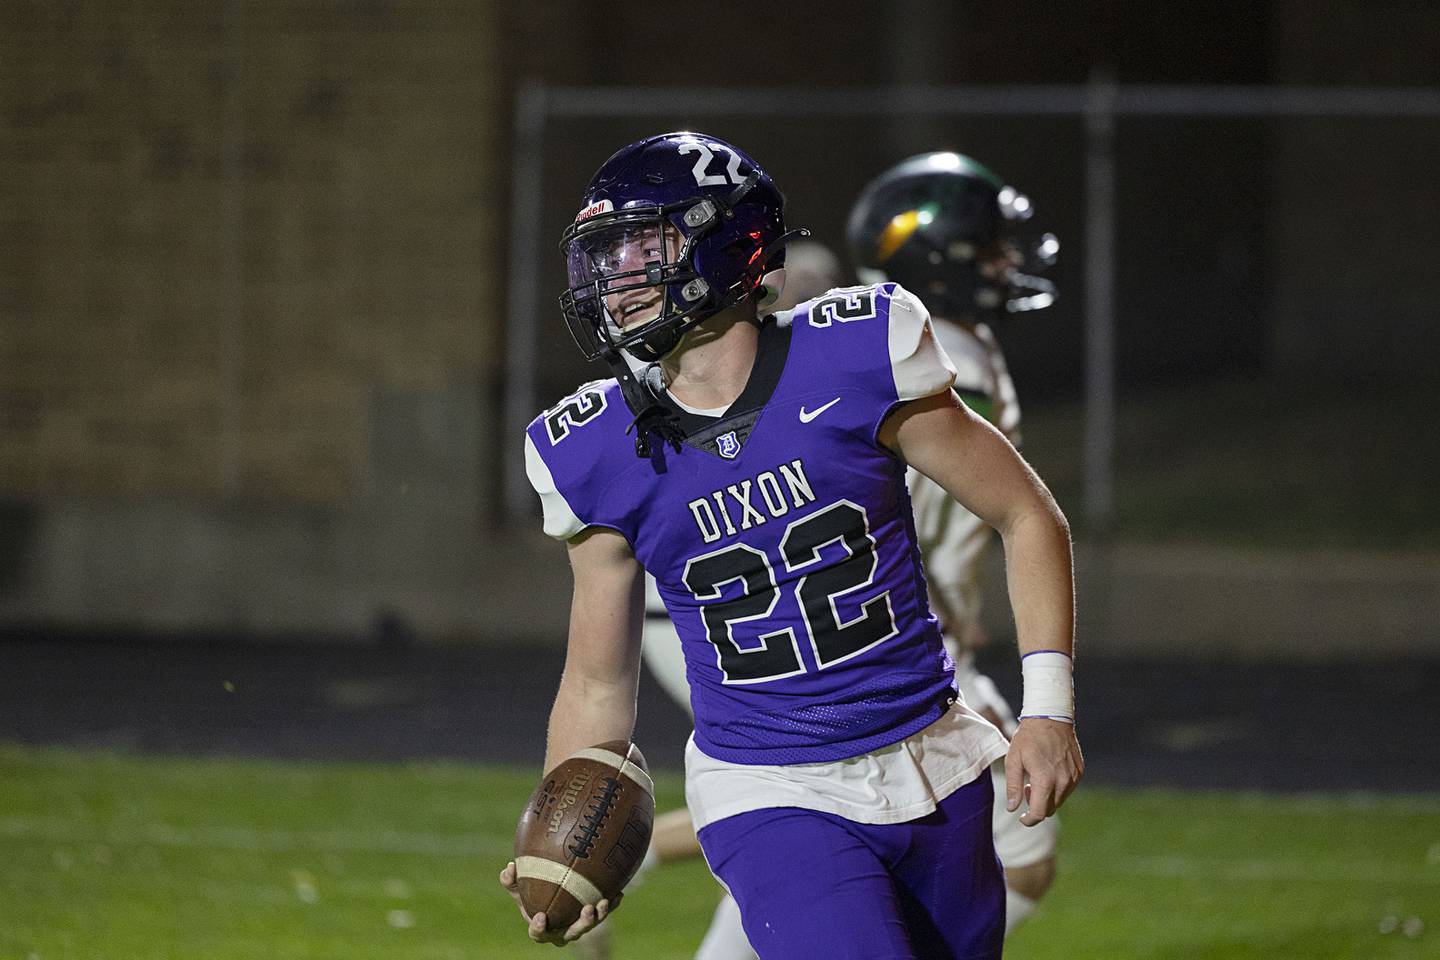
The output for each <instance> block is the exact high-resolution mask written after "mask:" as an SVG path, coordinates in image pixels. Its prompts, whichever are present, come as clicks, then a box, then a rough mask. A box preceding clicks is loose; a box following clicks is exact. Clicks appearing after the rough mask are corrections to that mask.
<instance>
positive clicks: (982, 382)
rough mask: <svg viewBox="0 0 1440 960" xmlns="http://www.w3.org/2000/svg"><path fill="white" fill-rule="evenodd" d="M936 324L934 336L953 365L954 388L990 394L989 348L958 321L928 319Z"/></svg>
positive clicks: (991, 390)
mask: <svg viewBox="0 0 1440 960" xmlns="http://www.w3.org/2000/svg"><path fill="white" fill-rule="evenodd" d="M931 323H932V324H934V326H935V338H936V339H937V340H939V341H940V349H942V350H944V351H945V356H947V357H949V358H950V364H951V366H953V367H954V368H955V389H957V390H967V391H969V392H971V393H983V394H984V395H985V396H987V397H988V396H990V394H991V393H992V392H993V389H992V385H991V382H990V380H991V377H990V355H989V348H988V347H986V345H985V343H984V342H983V341H981V339H980V338H979V337H977V336H975V335H974V334H973V333H970V332H969V331H968V330H966V329H965V328H964V327H961V326H960V325H959V324H956V323H951V322H949V321H948V320H945V319H943V318H935V319H932V320H931Z"/></svg>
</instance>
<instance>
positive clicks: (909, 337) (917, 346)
mask: <svg viewBox="0 0 1440 960" xmlns="http://www.w3.org/2000/svg"><path fill="white" fill-rule="evenodd" d="M890 372H891V373H892V374H893V375H894V377H895V394H896V396H897V397H898V398H899V399H901V400H915V399H918V398H919V397H930V396H934V395H935V394H937V393H940V392H942V391H945V390H949V389H950V386H951V385H952V384H953V383H954V382H955V365H954V364H952V363H951V362H950V358H949V357H947V356H946V355H945V351H944V350H943V349H941V347H940V343H939V341H938V340H936V339H935V329H934V327H932V326H931V324H930V311H929V310H926V309H925V304H923V303H921V302H920V301H919V300H918V299H917V298H916V297H915V295H914V294H912V293H910V291H908V290H906V289H905V288H904V287H902V286H900V285H899V284H893V285H892V286H891V287H890Z"/></svg>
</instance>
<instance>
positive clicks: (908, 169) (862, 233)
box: [846, 153, 1060, 317]
mask: <svg viewBox="0 0 1440 960" xmlns="http://www.w3.org/2000/svg"><path fill="white" fill-rule="evenodd" d="M1032 214H1033V210H1032V208H1031V206H1030V200H1029V198H1028V197H1026V196H1025V195H1024V194H1022V193H1019V192H1018V191H1016V190H1015V189H1014V188H1013V187H1010V186H1008V185H1007V184H1006V183H1005V182H1004V181H1003V180H1001V179H1000V178H999V177H998V176H996V175H995V173H993V172H992V171H991V170H989V169H988V168H986V167H985V166H983V165H982V164H980V163H977V162H976V161H975V160H973V159H971V158H970V157H967V156H965V155H963V154H959V153H926V154H921V155H920V156H916V157H911V158H910V159H908V160H905V161H903V162H902V163H899V164H896V165H895V166H893V167H891V168H890V169H889V170H886V171H885V172H884V173H882V174H880V176H878V177H876V178H875V179H874V180H872V181H870V183H869V185H867V186H866V187H865V189H864V190H863V191H862V192H861V194H860V198H859V199H858V200H856V201H855V207H854V209H853V210H851V212H850V221H849V225H848V227H847V229H846V236H847V239H848V241H849V246H850V257H851V259H852V261H853V262H854V264H855V272H856V274H857V275H858V276H859V278H860V279H861V280H862V281H864V282H866V283H879V282H882V281H886V280H893V281H895V282H896V283H899V284H900V285H901V286H903V287H905V288H906V289H907V290H909V291H910V292H911V293H914V294H915V295H916V296H918V297H920V299H921V300H922V301H924V303H925V305H926V306H927V307H929V309H930V310H931V312H932V313H935V314H936V315H938V316H950V317H963V316H974V315H977V314H979V315H986V314H995V313H1018V312H1021V311H1025V310H1039V309H1042V308H1044V307H1048V306H1050V304H1052V303H1054V302H1055V294H1056V291H1055V285H1054V284H1053V283H1051V282H1050V281H1049V280H1048V279H1045V278H1044V277H1042V276H1039V274H1040V273H1041V272H1043V271H1044V270H1046V269H1048V268H1049V267H1050V266H1052V265H1053V264H1054V263H1055V260H1056V258H1057V256H1058V255H1059V252H1060V241H1059V240H1058V239H1056V237H1055V235H1054V234H1050V233H1047V234H1043V235H1041V236H1040V237H1039V238H1038V239H1036V240H1034V241H1032V242H1028V243H1026V242H1022V239H1021V237H1020V236H1019V232H1018V230H1017V228H1018V227H1019V225H1020V224H1023V223H1024V222H1025V221H1027V220H1029V219H1030V217H1031V216H1032ZM982 261H987V262H988V263H989V264H990V266H989V268H988V269H987V270H984V271H982V269H981V263H982Z"/></svg>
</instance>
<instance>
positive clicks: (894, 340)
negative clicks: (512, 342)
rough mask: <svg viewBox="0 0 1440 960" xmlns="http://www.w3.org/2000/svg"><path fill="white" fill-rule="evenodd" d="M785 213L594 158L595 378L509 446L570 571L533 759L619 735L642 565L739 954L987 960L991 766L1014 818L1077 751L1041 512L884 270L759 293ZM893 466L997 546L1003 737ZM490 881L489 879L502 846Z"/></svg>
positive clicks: (724, 187)
mask: <svg viewBox="0 0 1440 960" xmlns="http://www.w3.org/2000/svg"><path fill="white" fill-rule="evenodd" d="M783 205H784V204H783V200H782V199H781V196H780V193H779V191H778V190H777V189H776V188H775V185H774V184H773V183H772V182H771V180H770V178H769V177H768V176H767V175H766V174H765V173H764V171H763V170H761V169H760V167H759V166H758V165H757V164H756V163H755V162H754V160H752V159H751V158H750V157H749V156H748V155H746V154H745V153H743V152H741V151H740V150H738V149H736V148H735V147H733V146H731V145H730V144H727V143H725V142H724V141H721V140H718V139H716V138H713V137H708V136H705V135H702V134H696V133H684V132H682V133H673V134H665V135H661V136H657V137H650V138H647V139H646V140H642V141H640V142H638V143H635V144H632V145H630V146H629V147H626V148H625V149H623V150H621V151H620V152H618V153H617V154H615V155H614V156H613V157H611V158H610V159H609V160H608V161H606V162H605V164H604V165H602V167H601V168H600V170H599V172H597V173H596V175H595V177H594V178H593V179H592V180H591V182H590V185H589V188H588V189H587V191H586V194H585V198H584V202H583V204H582V207H581V211H580V213H579V215H578V216H577V218H576V220H575V222H574V223H573V224H572V225H571V226H570V227H569V228H567V230H566V232H565V235H564V237H563V238H562V246H563V249H564V251H565V254H566V258H567V263H568V266H569V275H570V286H569V288H568V289H567V290H566V291H565V293H564V294H563V295H562V297H561V304H562V308H563V310H564V312H565V316H566V320H567V322H568V323H569V326H570V329H571V332H572V334H573V335H574V336H575V338H576V341H577V343H578V344H579V345H580V347H581V349H582V351H584V352H585V354H586V355H587V357H589V358H591V359H602V360H604V361H605V362H606V363H607V365H608V366H609V368H610V370H611V372H612V374H613V377H612V379H609V380H605V381H597V382H594V383H591V384H587V385H585V386H582V387H581V388H580V389H579V390H577V391H576V392H575V393H574V394H572V395H571V396H570V397H567V398H565V399H564V400H562V401H561V402H560V403H559V404H557V405H556V406H554V407H552V408H551V409H549V410H547V411H545V412H544V413H542V414H541V415H540V416H539V417H537V418H536V420H535V421H534V422H533V423H532V424H531V425H530V427H529V428H528V430H527V433H526V438H525V440H526V446H525V452H526V464H527V470H528V473H529V476H530V480H531V483H532V484H533V485H534V486H535V488H536V490H537V492H538V493H539V494H540V497H541V501H542V504H543V506H544V514H545V521H544V522H545V530H546V532H547V533H548V534H550V535H551V536H554V537H556V538H558V539H562V540H564V541H566V542H567V545H568V551H569V556H570V563H571V568H572V572H573V575H574V582H575V587H574V597H573V602H572V612H571V622H570V634H569V642H568V647H567V655H566V665H565V671H564V674H563V676H562V677H561V681H560V689H559V692H558V693H557V695H556V700H555V705H554V708H553V710H552V712H551V720H550V729H549V741H548V749H547V755H546V768H547V769H550V768H552V767H553V766H554V765H555V764H556V763H558V762H559V761H560V760H562V759H563V758H565V757H566V756H569V755H570V754H572V753H574V752H576V751H577V750H580V749H583V748H585V747H587V746H589V745H591V744H593V743H596V742H600V741H603V740H609V739H625V738H628V737H629V736H630V735H631V732H632V730H633V725H634V719H635V694H636V684H637V677H638V672H639V661H640V653H639V636H640V623H641V617H642V609H643V599H644V597H643V585H644V577H643V573H644V571H645V570H648V571H649V572H650V573H652V574H653V575H654V576H655V579H656V584H657V588H658V590H659V592H660V595H661V597H662V598H663V599H664V601H665V604H666V607H667V609H668V610H669V611H670V615H671V618H672V620H673V621H674V623H675V626H676V629H677V632H678V633H679V636H680V642H681V647H682V652H683V654H684V656H685V662H686V673H687V678H688V680H689V683H690V700H691V706H692V709H693V712H694V716H695V732H694V734H693V735H692V738H691V742H690V745H689V747H688V748H687V752H686V800H687V804H688V806H689V808H690V811H691V813H692V815H693V817H694V819H695V825H696V827H697V829H698V835H699V838H700V842H701V846H702V847H703V849H704V851H705V855H706V859H707V861H708V863H709V865H710V867H711V870H712V872H714V873H715V875H716V877H717V879H719V880H720V882H721V883H722V884H724V885H725V886H726V888H727V889H728V890H729V891H730V893H731V894H732V895H733V896H734V898H735V900H736V902H737V903H738V905H739V908H740V914H741V917H742V920H743V923H744V927H745V931H746V934H747V936H748V937H749V939H750V942H751V944H752V945H753V946H754V948H755V949H756V951H757V953H758V954H759V955H760V956H761V957H762V958H766V960H770V958H779V957H797V956H817V955H822V956H827V957H857V958H858V957H865V958H873V957H993V956H999V954H1000V950H1001V943H1002V939H1003V933H1004V911H1005V908H1004V902H1005V890H1004V881H1003V877H1002V875H1001V872H1000V867H999V864H998V862H997V861H996V858H995V851H994V845H993V841H992V837H991V825H990V803H991V797H992V796H993V786H992V783H991V779H990V776H989V773H988V767H989V766H990V764H991V763H992V762H993V761H995V760H997V759H999V758H1000V757H1002V756H1003V757H1005V758H1006V761H1007V762H1006V771H1007V782H1006V793H1007V804H1008V806H1010V807H1011V808H1018V807H1019V806H1020V805H1022V804H1024V805H1025V806H1026V809H1025V811H1024V813H1023V814H1022V820H1024V821H1025V822H1030V823H1033V822H1039V821H1040V820H1043V819H1045V818H1046V817H1048V816H1050V815H1051V814H1053V813H1054V811H1055V810H1056V808H1058V807H1059V805H1060V804H1061V803H1062V802H1063V801H1064V799H1065V798H1066V797H1067V796H1068V795H1069V793H1070V791H1071V790H1072V789H1073V788H1074V786H1075V785H1076V783H1077V782H1078V781H1079V778H1080V776H1081V774H1082V772H1083V761H1082V759H1081V755H1080V749H1079V744H1078V742H1077V741H1076V738H1075V730H1074V695H1073V685H1072V682H1071V666H1070V665H1071V654H1072V649H1073V632H1074V597H1073V578H1072V572H1071V560H1070V543H1069V534H1068V529H1067V527H1066V524H1065V520H1064V517H1063V516H1062V515H1061V513H1060V511H1059V509H1058V507H1057V506H1056V505H1055V502H1054V500H1053V499H1052V498H1051V497H1050V495H1049V493H1048V491H1047V490H1046V489H1045V486H1044V484H1043V483H1041V481H1040V480H1039V478H1038V477H1036V476H1035V474H1034V473H1033V471H1031V470H1030V468H1029V467H1028V466H1027V465H1026V464H1025V463H1024V461H1023V460H1022V459H1021V458H1020V457H1019V455H1018V454H1017V453H1016V452H1015V450H1014V448H1013V447H1012V446H1011V445H1010V444H1009V443H1008V442H1007V441H1006V440H1005V438H1004V437H1003V436H1002V435H1001V434H1000V433H999V432H998V431H997V430H995V429H994V428H993V427H992V426H990V425H989V424H988V423H986V422H985V421H984V420H983V419H981V418H979V417H977V416H975V415H974V414H972V413H970V412H969V411H968V410H967V408H966V407H965V406H964V405H963V404H962V403H961V402H960V401H959V399H958V398H957V397H956V396H955V394H954V393H953V392H952V390H951V386H952V384H953V383H954V380H955V370H954V368H953V366H952V365H951V363H950V361H949V360H948V358H946V356H945V354H944V351H943V350H942V349H941V348H940V347H939V345H938V344H937V342H936V339H935V335H934V331H933V329H932V328H931V325H930V321H929V317H928V314H927V313H926V311H925V308H924V307H923V306H922V305H921V304H920V302H919V301H918V300H916V299H915V298H914V297H913V296H911V295H910V294H908V293H907V292H906V291H905V290H904V289H903V288H901V287H899V286H897V285H895V284H892V283H885V284H880V285H877V286H863V287H849V288H841V289H837V290H834V291H830V292H829V293H827V294H825V295H824V296H822V297H819V298H817V299H814V300H811V301H807V302H805V303H802V304H800V305H798V306H796V307H794V308H793V309H791V310H789V311H784V312H781V313H779V314H774V313H768V312H766V308H767V306H768V305H769V304H770V303H771V302H773V300H774V299H775V297H776V296H777V295H778V293H779V290H780V287H781V285H782V284H783V272H782V271H783V265H784V253H783V248H784V244H785V242H786V240H787V239H788V238H789V237H790V236H792V234H791V233H787V232H786V230H785V225H784V216H783ZM907 465H908V466H910V467H914V468H915V469H916V470H918V471H920V472H921V473H923V474H925V475H926V476H928V477H930V478H931V479H933V480H934V481H936V482H937V483H939V484H940V485H941V486H942V487H943V488H944V489H945V490H946V491H947V492H948V493H950V494H951V496H953V497H954V498H955V499H957V500H958V501H960V502H961V503H963V504H964V505H965V506H966V507H967V508H968V509H969V510H970V511H971V512H973V513H975V514H976V515H977V516H979V517H981V518H982V519H984V520H985V521H986V522H987V523H989V524H990V525H992V526H993V527H995V528H996V529H997V530H998V531H999V532H1000V535H1001V538H1002V541H1003V543H1004V545H1005V550H1006V556H1007V562H1008V565H1009V573H1010V575H1009V589H1010V598H1011V605H1012V607H1013V609H1014V612H1015V619H1016V627H1017V632H1018V635H1019V645H1020V651H1021V654H1022V657H1023V660H1022V664H1023V673H1024V676H1025V701H1024V705H1023V706H1022V709H1021V720H1020V724H1019V727H1018V729H1017V730H1016V733H1015V736H1014V738H1013V739H1012V740H1011V741H1010V742H1009V744H1008V750H1007V743H1006V740H1005V738H1004V736H1003V735H1002V734H1001V733H1000V732H999V730H997V729H996V728H995V727H994V726H993V725H992V724H990V723H989V722H988V721H986V720H985V719H983V718H982V717H981V716H980V715H979V714H978V713H976V712H975V711H973V710H971V709H970V708H969V707H967V706H965V704H964V702H963V701H962V700H960V699H959V698H958V697H957V695H956V692H955V688H954V685H953V684H954V675H953V665H952V663H951V660H950V657H949V655H948V654H947V653H946V652H945V647H944V644H943V642H942V640H941V632H940V628H939V625H938V623H937V621H936V618H935V617H934V615H933V614H932V613H931V612H930V607H929V598H928V595H927V591H926V584H925V580H924V576H923V572H922V570H921V566H920V560H919V553H918V550H917V547H916V536H915V529H914V521H913V518H912V516H911V512H910V504H909V496H908V493H907V490H906V486H905V471H906V468H907ZM582 872H583V871H582ZM501 882H502V884H504V885H505V886H506V887H507V888H508V889H510V890H511V891H512V893H514V892H515V887H516V870H515V866H514V864H513V863H512V864H507V865H506V867H505V869H504V870H503V871H502V873H501ZM517 900H518V897H517ZM609 907H610V904H609V903H607V902H605V901H600V902H598V903H595V904H593V905H592V906H587V908H586V910H585V911H584V913H583V914H582V916H581V918H580V919H579V920H578V921H576V923H575V924H574V925H572V926H571V927H570V928H569V929H568V930H564V931H548V930H547V929H546V927H545V918H544V915H543V914H536V915H535V916H532V917H529V918H528V923H529V934H530V936H531V938H532V939H535V940H537V941H550V942H565V941H568V940H571V939H575V938H577V937H579V936H581V935H583V934H584V933H585V932H587V931H588V930H589V929H591V928H592V927H593V926H594V925H595V924H596V923H598V922H599V921H601V920H603V919H604V916H605V915H606V913H607V912H608V909H609ZM522 912H523V911H522Z"/></svg>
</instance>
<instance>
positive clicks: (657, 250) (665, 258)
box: [591, 224, 680, 330]
mask: <svg viewBox="0 0 1440 960" xmlns="http://www.w3.org/2000/svg"><path fill="white" fill-rule="evenodd" d="M679 255H680V234H679V231H677V230H676V229H675V228H674V227H672V226H670V225H669V224H666V225H665V227H664V228H663V230H662V229H661V228H660V227H658V226H656V225H653V224H652V225H649V226H645V227H635V228H633V229H628V230H625V231H623V232H621V233H619V234H616V235H615V236H613V237H611V238H609V239H608V240H607V242H606V243H605V244H603V245H602V246H600V247H599V248H598V249H596V250H594V251H592V253H591V259H592V262H593V264H594V267H595V269H596V271H597V272H598V273H600V274H601V275H602V276H614V275H616V274H623V273H629V272H632V271H644V270H648V269H650V268H651V267H659V266H661V265H662V264H666V263H674V262H675V260H676V259H677V258H678V257H679ZM630 282H633V281H625V280H622V281H619V282H618V283H617V286H620V287H625V286H627V285H629V283H630ZM660 306H661V291H660V288H658V287H638V288H636V289H632V290H624V289H622V290H620V291H619V292H617V293H609V294H606V296H605V307H606V309H607V310H609V311H610V316H611V317H612V318H614V320H615V322H616V323H617V324H619V326H620V329H622V330H626V329H629V328H631V327H635V326H638V325H640V324H642V323H648V322H650V321H651V320H654V319H655V318H656V316H658V315H659V312H660Z"/></svg>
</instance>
